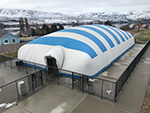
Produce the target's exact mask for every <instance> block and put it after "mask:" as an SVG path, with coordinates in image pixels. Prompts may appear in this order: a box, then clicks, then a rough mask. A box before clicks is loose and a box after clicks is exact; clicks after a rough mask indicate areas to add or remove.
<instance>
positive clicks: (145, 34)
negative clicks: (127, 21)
mask: <svg viewBox="0 0 150 113" xmlns="http://www.w3.org/2000/svg"><path fill="white" fill-rule="evenodd" d="M134 33H139V35H137V36H135V37H134V38H135V39H136V40H137V42H140V41H142V42H145V43H146V42H147V41H148V40H149V39H150V30H142V31H139V32H134Z"/></svg>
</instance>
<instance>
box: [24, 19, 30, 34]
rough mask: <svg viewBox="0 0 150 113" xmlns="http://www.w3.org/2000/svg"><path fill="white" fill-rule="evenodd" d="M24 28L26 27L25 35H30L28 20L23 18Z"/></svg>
mask: <svg viewBox="0 0 150 113" xmlns="http://www.w3.org/2000/svg"><path fill="white" fill-rule="evenodd" d="M25 26H26V35H27V36H29V35H31V32H30V31H31V29H30V26H29V23H28V19H27V18H25Z"/></svg>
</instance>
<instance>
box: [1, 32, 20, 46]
mask: <svg viewBox="0 0 150 113" xmlns="http://www.w3.org/2000/svg"><path fill="white" fill-rule="evenodd" d="M15 43H19V37H17V36H15V35H12V34H10V33H5V32H3V33H0V45H9V44H15Z"/></svg>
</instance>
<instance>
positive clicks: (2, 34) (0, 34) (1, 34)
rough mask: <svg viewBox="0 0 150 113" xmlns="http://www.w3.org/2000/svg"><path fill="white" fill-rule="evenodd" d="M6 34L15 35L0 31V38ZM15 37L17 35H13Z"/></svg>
mask: <svg viewBox="0 0 150 113" xmlns="http://www.w3.org/2000/svg"><path fill="white" fill-rule="evenodd" d="M6 35H12V36H15V35H13V34H10V33H6V32H3V33H1V32H0V39H1V38H3V37H4V36H6ZM15 37H17V36H15ZM18 38H19V37H18Z"/></svg>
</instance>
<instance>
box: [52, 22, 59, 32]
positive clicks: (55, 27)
mask: <svg viewBox="0 0 150 113" xmlns="http://www.w3.org/2000/svg"><path fill="white" fill-rule="evenodd" d="M57 30H58V29H57V26H56V24H55V23H54V24H52V26H51V33H52V32H55V31H57Z"/></svg>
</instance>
